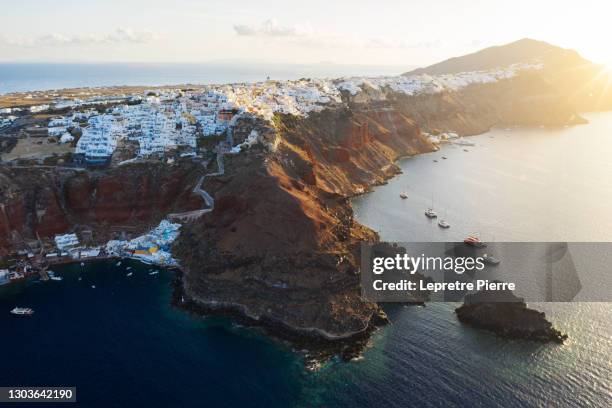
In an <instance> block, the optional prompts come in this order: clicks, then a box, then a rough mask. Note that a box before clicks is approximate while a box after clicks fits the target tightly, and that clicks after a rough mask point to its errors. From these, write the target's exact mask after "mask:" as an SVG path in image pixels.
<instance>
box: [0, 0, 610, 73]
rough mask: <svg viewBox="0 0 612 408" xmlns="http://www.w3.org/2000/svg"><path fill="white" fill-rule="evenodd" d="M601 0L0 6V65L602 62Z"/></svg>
mask: <svg viewBox="0 0 612 408" xmlns="http://www.w3.org/2000/svg"><path fill="white" fill-rule="evenodd" d="M611 11H612V3H608V2H604V1H600V0H582V1H579V2H578V1H571V2H570V1H564V0H556V1H552V0H528V1H525V0H513V1H508V0H504V1H498V0H489V1H477V0H375V1H374V0H351V1H346V0H300V1H291V0H282V1H278V0H256V1H254V0H231V1H227V0H206V1H196V0H164V1H161V0H146V1H143V0H88V1H83V0H54V1H47V0H19V1H14V0H0V62H209V61H223V62H231V61H236V62H261V63H299V64H304V63H307V64H310V63H313V64H316V63H333V64H351V65H354V64H355V65H356V64H364V65H398V66H399V65H405V66H415V65H427V64H431V63H435V62H438V61H440V60H443V59H446V58H449V57H453V56H459V55H463V54H466V53H470V52H474V51H477V50H479V49H481V48H484V47H487V46H491V45H500V44H505V43H508V42H512V41H515V40H518V39H521V38H525V37H529V38H534V39H538V40H543V41H547V42H550V43H552V44H555V45H559V46H562V47H564V48H572V49H575V50H577V51H579V52H580V53H581V54H582V55H583V56H584V57H586V58H588V59H590V60H592V61H594V62H598V63H608V64H612V47H610V46H609V45H608V44H607V42H608V40H609V39H610V38H612V24H610V17H611V13H610V12H611Z"/></svg>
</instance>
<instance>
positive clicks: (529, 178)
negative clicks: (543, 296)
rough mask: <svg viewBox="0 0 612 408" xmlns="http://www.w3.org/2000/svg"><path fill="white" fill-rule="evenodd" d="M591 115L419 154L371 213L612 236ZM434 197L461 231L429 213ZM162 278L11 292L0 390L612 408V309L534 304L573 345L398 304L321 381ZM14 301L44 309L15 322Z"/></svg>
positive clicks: (74, 282) (161, 402)
mask: <svg viewBox="0 0 612 408" xmlns="http://www.w3.org/2000/svg"><path fill="white" fill-rule="evenodd" d="M589 119H590V120H591V124H590V125H586V126H581V127H576V128H563V129H556V130H551V129H547V130H544V129H513V130H511V131H506V130H495V131H493V132H491V133H489V134H487V135H482V136H478V137H476V138H474V139H472V140H474V141H475V146H473V147H469V148H467V149H466V150H468V152H465V151H464V150H463V148H456V147H452V146H447V147H444V148H443V150H442V151H440V152H438V153H433V154H431V155H422V156H418V157H415V158H412V159H408V160H405V161H403V162H402V163H401V166H402V168H403V169H404V174H402V175H401V176H399V177H398V178H396V179H394V180H392V181H391V182H390V183H389V184H388V185H385V186H381V187H380V188H377V189H376V190H375V191H374V192H373V193H371V194H368V195H366V196H363V197H360V198H358V199H356V200H355V202H354V207H355V209H356V214H357V217H358V219H359V220H361V221H362V222H364V223H366V224H368V225H369V226H371V227H373V228H375V229H377V230H379V231H380V232H381V235H382V237H383V238H384V239H389V240H391V239H394V240H411V239H415V238H419V237H423V236H424V237H427V238H428V239H436V238H437V239H439V240H445V239H447V238H446V236H445V235H444V234H450V236H451V237H453V236H454V235H453V234H458V235H460V236H462V235H463V234H467V233H472V232H473V230H474V228H476V226H477V227H478V228H479V229H481V230H482V232H483V235H484V236H485V237H486V236H487V235H485V234H491V235H495V237H496V238H497V240H499V241H502V240H542V238H545V237H546V236H550V237H552V238H553V239H555V240H572V239H571V238H572V237H575V239H573V240H581V241H588V240H592V241H602V240H608V241H609V240H610V239H609V237H610V232H609V231H610V230H609V229H607V228H605V226H607V225H610V224H609V223H610V220H611V219H612V216H611V215H610V214H611V213H610V211H609V208H610V195H611V194H612V190H611V189H610V185H609V180H610V176H612V172H610V160H609V157H612V151H611V150H612V138H611V137H612V136H611V135H610V134H609V130H610V129H612V114H596V115H590V116H589ZM594 146H596V147H597V149H594V148H593V147H594ZM442 154H444V155H446V156H447V158H448V159H447V160H445V161H444V163H443V162H442V161H441V160H439V161H438V162H437V163H436V162H433V159H435V158H438V159H439V157H438V156H440V155H442ZM483 166H484V167H483ZM485 168H486V169H487V170H488V171H487V172H485V171H484V170H485ZM571 168H574V169H575V170H574V171H571ZM483 174H485V176H483ZM427 180H430V182H429V183H428V182H427ZM432 183H433V184H432ZM432 189H433V190H435V191H434V192H435V195H436V208H439V209H448V217H447V218H448V220H449V221H450V222H451V225H452V227H451V230H450V231H448V232H444V231H441V230H439V229H437V227H436V226H435V225H431V224H429V223H428V221H427V220H426V219H425V217H424V216H423V214H422V211H423V208H424V207H425V206H427V205H429V202H430V197H431V193H432ZM406 190H407V191H408V194H409V198H408V199H407V200H400V199H399V196H398V194H399V192H400V191H406ZM500 197H501V198H500ZM551 203H554V204H555V205H554V206H552V207H551ZM400 206H403V207H400ZM478 206H480V207H478ZM477 208H482V211H477V210H476V209H477ZM581 208H582V210H583V211H584V212H586V213H584V214H583V213H580V209H581ZM587 213H588V214H587ZM589 214H591V216H589ZM576 217H578V220H580V222H578V221H577V220H576V219H575V218H576ZM546 231H548V235H547V232H546ZM606 238H607V239H606ZM127 266H132V267H134V276H132V277H127V276H126V273H127V270H126V268H127ZM149 269H150V267H148V266H145V265H139V264H135V263H133V264H129V263H124V264H122V265H121V266H117V265H116V264H115V263H114V262H101V263H94V264H89V265H87V266H86V267H84V268H81V267H80V266H79V265H73V266H66V267H62V268H56V272H57V273H58V274H59V275H61V276H63V277H64V280H63V281H61V282H46V283H38V282H35V281H28V282H25V283H22V284H19V285H16V286H10V287H0V350H1V353H2V354H1V355H0V385H6V386H12V385H21V386H23V385H32V386H41V385H45V386H76V387H77V398H78V400H79V404H78V406H83V407H100V408H102V407H104V408H109V407H140V406H145V407H163V408H168V407H195V406H223V407H266V408H268V407H346V408H355V407H380V406H384V407H398V408H399V407H402V408H403V407H419V408H420V407H517V406H521V407H523V406H525V407H543V406H551V407H584V406H590V407H610V406H612V358H611V355H612V323H611V322H612V319H611V317H612V304H610V303H563V304H561V303H553V304H550V303H548V304H544V303H541V304H532V305H531V306H532V307H535V308H537V309H539V310H542V311H545V312H546V313H547V317H548V318H549V319H550V320H552V321H553V323H554V324H555V326H557V327H558V328H560V329H561V330H562V331H563V332H565V333H567V334H568V335H569V340H568V342H567V343H566V344H564V345H557V344H547V345H542V344H535V343H528V342H521V341H506V340H502V339H500V338H498V337H496V336H494V335H492V334H489V333H487V332H483V331H480V330H475V329H472V328H469V327H466V326H464V325H461V324H460V323H459V322H458V321H457V319H456V317H455V314H454V308H455V307H457V306H458V305H457V304H452V303H431V304H428V305H427V306H426V307H404V306H394V305H389V306H387V307H386V310H387V312H388V314H389V316H390V319H391V321H392V324H391V325H390V326H388V327H386V328H384V329H383V330H380V331H379V332H377V333H376V334H375V335H374V337H373V339H372V344H371V347H370V348H369V349H368V350H367V351H366V352H365V354H364V358H363V359H362V360H360V361H355V362H350V363H345V362H340V361H332V362H331V363H329V364H327V365H325V366H324V367H323V368H322V369H321V370H320V371H318V372H314V373H311V372H307V371H306V370H304V368H303V366H302V362H301V361H300V358H299V357H298V356H297V355H296V354H294V353H293V352H291V350H289V349H288V348H286V347H285V346H283V345H281V344H278V343H275V342H274V341H271V340H269V339H267V338H266V337H264V336H262V335H261V333H259V332H258V331H257V330H251V329H246V328H242V327H237V326H235V325H232V324H231V323H230V322H229V321H227V320H223V319H205V318H201V317H197V316H192V315H189V314H186V313H184V312H182V311H180V310H177V309H174V308H172V307H171V306H170V297H171V285H170V283H171V281H172V278H173V276H172V272H168V271H162V273H160V274H159V275H154V276H151V275H149V274H148V270H149ZM79 279H80V280H79ZM92 285H95V289H94V288H92ZM15 306H27V307H32V308H34V309H35V311H36V313H35V315H34V316H32V317H31V318H16V317H14V316H11V315H10V314H9V313H8V312H9V310H10V309H12V308H13V307H15ZM16 406H17V405H16Z"/></svg>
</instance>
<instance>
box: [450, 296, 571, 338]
mask: <svg viewBox="0 0 612 408" xmlns="http://www.w3.org/2000/svg"><path fill="white" fill-rule="evenodd" d="M455 313H457V318H458V319H459V321H461V322H462V323H465V324H468V325H470V326H473V327H476V328H479V329H485V330H489V331H491V332H493V333H495V334H497V335H499V336H501V337H504V338H508V339H522V340H531V341H538V342H542V343H548V342H551V341H552V342H555V343H563V342H564V341H565V340H566V339H567V335H566V334H563V333H561V332H560V331H559V330H557V329H555V328H554V327H553V326H552V324H551V323H550V322H549V321H548V320H546V316H545V314H544V313H543V312H538V311H537V310H533V309H529V308H528V307H527V304H526V303H525V302H524V301H523V299H522V298H519V297H517V296H515V295H514V294H512V292H511V291H509V290H507V291H496V292H492V291H480V292H478V293H475V294H472V295H467V296H466V297H465V302H464V304H463V306H461V307H459V308H457V309H456V310H455Z"/></svg>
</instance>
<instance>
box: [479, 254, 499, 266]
mask: <svg viewBox="0 0 612 408" xmlns="http://www.w3.org/2000/svg"><path fill="white" fill-rule="evenodd" d="M482 261H483V262H484V263H486V264H487V265H499V263H500V262H501V260H500V259H499V258H496V257H494V256H493V255H489V254H484V255H483V256H482Z"/></svg>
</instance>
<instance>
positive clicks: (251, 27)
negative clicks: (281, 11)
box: [234, 18, 442, 50]
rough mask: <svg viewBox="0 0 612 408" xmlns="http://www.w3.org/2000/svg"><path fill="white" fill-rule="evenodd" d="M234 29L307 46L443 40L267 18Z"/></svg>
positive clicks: (398, 45)
mask: <svg viewBox="0 0 612 408" xmlns="http://www.w3.org/2000/svg"><path fill="white" fill-rule="evenodd" d="M234 32H235V33H236V34H237V35H239V36H243V37H257V38H265V39H267V40H268V41H282V42H287V43H290V44H293V45H298V46H304V47H311V48H312V47H325V48H352V49H359V48H361V49H373V48H376V49H387V50H394V49H395V50H399V49H411V48H439V47H440V46H441V45H442V44H441V42H440V40H433V41H426V42H418V43H413V42H408V41H405V40H402V39H397V38H393V39H388V38H360V37H358V36H356V35H355V34H354V33H351V34H348V35H347V34H346V33H338V32H328V31H324V30H320V29H315V28H313V27H312V26H311V25H310V24H304V25H281V24H279V23H278V21H277V20H276V19H273V18H271V19H267V20H265V21H263V22H262V23H259V24H237V25H234Z"/></svg>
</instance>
